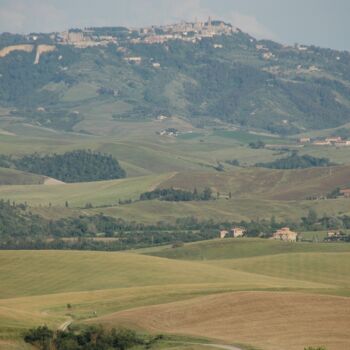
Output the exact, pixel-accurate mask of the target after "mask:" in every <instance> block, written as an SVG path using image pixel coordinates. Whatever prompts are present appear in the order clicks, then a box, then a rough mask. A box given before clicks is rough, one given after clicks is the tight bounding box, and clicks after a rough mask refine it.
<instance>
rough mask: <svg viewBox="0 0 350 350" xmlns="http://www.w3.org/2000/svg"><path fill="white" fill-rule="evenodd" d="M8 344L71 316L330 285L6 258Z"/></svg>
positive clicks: (8, 254) (2, 320)
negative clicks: (69, 307)
mask: <svg viewBox="0 0 350 350" xmlns="http://www.w3.org/2000/svg"><path fill="white" fill-rule="evenodd" d="M0 279H1V281H2V287H1V289H0V293H1V294H0V298H1V299H0V329H1V332H0V338H1V337H4V338H8V337H13V336H14V335H16V334H18V332H19V330H20V329H23V328H26V327H30V326H32V325H35V324H42V323H47V324H49V325H52V326H57V325H58V324H59V323H61V322H62V321H63V320H64V319H65V318H66V314H67V312H68V311H67V308H66V305H67V303H71V304H72V305H73V309H72V310H70V313H72V314H73V315H74V317H75V318H78V319H86V318H91V317H93V314H94V312H95V311H96V312H97V314H98V315H104V314H108V313H111V312H116V311H119V310H125V309H129V308H132V307H136V306H143V305H153V304H157V303H162V302H163V303H166V302H171V301H174V300H183V299H188V298H193V297H195V296H198V295H207V294H212V293H220V292H227V291H239V290H266V289H273V290H274V289H275V290H280V289H287V290H310V291H322V290H324V291H329V290H330V289H333V287H332V286H331V285H328V284H317V283H309V282H307V281H293V280H285V279H283V278H274V277H265V276H259V275H257V274H252V273H245V272H240V271H233V270H232V269H229V268H223V267H220V266H206V267H205V268H203V265H202V264H200V263H197V262H191V263H188V262H182V261H176V262H175V261H171V260H168V259H162V258H157V257H151V256H143V255H139V254H130V253H94V252H64V251H60V252H57V251H3V252H0Z"/></svg>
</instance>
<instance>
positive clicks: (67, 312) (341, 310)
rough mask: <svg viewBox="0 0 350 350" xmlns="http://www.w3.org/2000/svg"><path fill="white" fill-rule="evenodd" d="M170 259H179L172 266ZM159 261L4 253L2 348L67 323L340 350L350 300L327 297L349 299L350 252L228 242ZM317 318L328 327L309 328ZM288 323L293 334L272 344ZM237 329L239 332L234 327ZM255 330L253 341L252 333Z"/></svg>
mask: <svg viewBox="0 0 350 350" xmlns="http://www.w3.org/2000/svg"><path fill="white" fill-rule="evenodd" d="M183 249H185V251H187V253H186V254H185V253H183ZM158 250H159V248H158ZM172 251H173V252H175V255H176V258H178V259H177V260H170V259H169V258H173V257H174V256H172V255H171V254H169V252H172ZM136 253H138V254H136ZM160 253H162V254H163V255H164V257H156V256H149V255H143V254H142V251H141V252H137V251H131V252H124V253H106V252H73V251H0V263H1V264H0V265H1V269H0V278H1V281H2V282H3V283H2V288H1V291H0V338H1V339H2V340H1V341H0V348H1V346H2V344H8V343H9V342H11V343H12V342H13V347H14V348H16V349H18V348H20V346H21V343H19V342H18V337H19V336H20V334H21V333H22V330H24V329H27V328H29V327H33V326H37V325H40V324H47V325H48V326H50V327H51V328H57V327H58V326H59V325H61V324H63V323H64V322H66V321H67V320H73V322H74V324H76V325H80V324H85V323H86V322H88V323H89V324H91V323H93V324H99V323H102V324H104V325H107V326H111V327H115V326H119V325H122V326H128V327H136V328H137V329H142V330H146V331H150V332H156V333H159V332H165V333H176V334H183V335H184V334H186V335H189V336H194V337H198V336H202V337H205V338H206V339H207V338H210V339H211V340H212V341H213V342H215V343H218V342H223V343H226V342H228V343H233V342H234V343H243V344H246V345H249V344H250V345H255V346H256V347H257V348H264V349H267V350H270V349H271V350H275V349H277V346H278V345H279V346H281V344H282V345H283V344H287V343H289V345H290V347H291V348H292V349H293V346H294V347H295V348H297V346H299V347H300V345H301V344H302V345H303V346H305V345H309V344H310V345H311V344H315V345H318V344H320V343H319V341H321V340H322V344H326V345H329V348H330V349H331V350H332V349H333V348H334V347H336V348H339V349H346V346H347V345H348V343H347V342H348V338H347V337H346V335H347V332H346V330H347V324H348V322H349V320H348V314H347V308H346V303H347V302H348V301H347V300H348V299H347V298H340V297H335V296H331V295H349V279H348V277H347V270H348V264H349V250H348V245H346V244H301V243H296V244H288V243H283V242H274V241H269V240H254V239H253V240H245V239H243V240H230V239H228V240H225V241H211V242H203V243H198V244H188V245H186V246H185V247H184V248H177V249H167V248H162V250H161V251H160V252H158V253H157V252H153V253H152V254H158V255H160ZM203 258H204V259H203ZM181 259H185V260H186V261H181ZM223 259H224V260H223ZM195 260H198V261H195ZM300 264H301V265H302V266H303V269H299V268H298V267H299V266H300ZM295 292H298V293H295ZM315 293H316V294H315ZM321 294H322V295H321ZM67 304H70V306H69V308H68V306H67ZM305 305H307V310H308V312H306V313H305V307H306V306H305ZM330 309H332V310H333V311H334V310H336V312H330ZM257 310H258V312H257ZM281 310H283V312H281ZM290 310H294V312H290ZM194 311H195V312H194ZM189 312H191V313H192V316H190V315H189ZM169 313H171V315H172V316H171V317H170V316H169ZM332 315H333V316H332ZM319 318H322V319H324V320H325V321H324V322H314V321H315V320H316V319H319ZM165 319H166V320H167V321H166V322H164V320H165ZM180 319H181V322H180ZM266 319H269V322H266ZM286 322H287V323H288V324H290V325H291V333H289V331H286V332H282V333H280V335H281V336H278V337H271V335H270V332H272V329H276V327H277V328H278V327H280V326H281V325H284V324H285V323H286ZM334 322H338V327H336V328H337V332H336V333H333V334H334V336H332V337H329V336H328V335H327V333H326V332H325V329H326V328H329V327H331V328H332V329H333V328H334ZM237 323H240V324H242V327H235V326H231V325H236V324H237ZM190 324H191V326H190ZM252 324H253V325H254V327H255V328H256V332H254V333H252V332H249V334H248V331H247V329H248V328H249V329H251V326H252ZM224 325H226V326H224ZM232 327H234V331H233V328H232ZM311 327H312V328H311ZM325 327H326V328H325ZM185 328H186V330H185ZM278 329H279V328H278ZM292 333H293V335H294V339H295V334H298V337H297V338H298V342H296V341H293V340H292V339H291V338H290V336H291V334H292ZM254 335H255V336H256V337H254ZM268 339H270V340H271V341H270V342H268ZM299 341H300V343H299ZM4 346H6V345H4ZM16 346H17V347H16ZM337 346H338V347H337ZM242 348H244V347H242ZM5 349H7V348H6V347H5ZM20 349H21V348H20Z"/></svg>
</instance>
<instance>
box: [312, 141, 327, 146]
mask: <svg viewBox="0 0 350 350" xmlns="http://www.w3.org/2000/svg"><path fill="white" fill-rule="evenodd" d="M313 144H314V145H315V146H329V145H331V142H329V141H315V142H314V143H313Z"/></svg>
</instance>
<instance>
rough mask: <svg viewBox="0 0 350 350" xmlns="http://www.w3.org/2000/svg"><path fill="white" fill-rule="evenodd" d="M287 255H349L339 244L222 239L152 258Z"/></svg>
mask: <svg viewBox="0 0 350 350" xmlns="http://www.w3.org/2000/svg"><path fill="white" fill-rule="evenodd" d="M291 253H350V245H348V244H342V243H329V244H328V243H327V244H326V243H318V244H316V243H314V244H311V243H286V242H282V241H275V240H265V239H258V238H255V239H251V238H243V239H232V238H231V239H230V238H227V239H224V240H219V239H217V240H212V241H204V242H198V243H189V244H186V245H185V246H184V247H179V248H168V249H161V250H160V251H159V252H153V253H151V254H152V255H155V256H160V257H166V258H169V259H180V260H202V261H203V260H222V259H241V258H252V257H259V256H273V255H278V254H291Z"/></svg>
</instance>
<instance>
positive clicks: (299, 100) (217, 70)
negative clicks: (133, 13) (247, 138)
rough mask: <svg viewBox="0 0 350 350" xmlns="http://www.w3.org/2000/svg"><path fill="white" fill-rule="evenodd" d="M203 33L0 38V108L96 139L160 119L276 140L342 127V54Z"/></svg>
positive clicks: (345, 59) (347, 82)
mask: <svg viewBox="0 0 350 350" xmlns="http://www.w3.org/2000/svg"><path fill="white" fill-rule="evenodd" d="M206 25H209V24H206ZM211 28H212V29H211V30H213V31H214V32H215V34H214V35H205V34H202V35H200V36H199V37H196V36H194V37H193V38H186V35H185V34H184V31H181V29H176V30H177V31H178V33H179V34H178V36H175V37H174V40H165V39H164V40H163V39H162V38H163V37H162V35H163V34H158V36H157V35H155V34H154V35H153V36H152V35H151V36H146V37H145V36H144V34H142V33H143V31H142V29H140V30H130V29H126V28H124V29H123V30H120V28H119V29H118V28H114V29H113V28H108V29H106V28H94V29H92V31H91V30H90V31H88V32H83V31H82V32H81V33H76V34H75V35H73V34H74V32H72V33H69V34H68V37H67V38H62V35H61V34H60V33H56V34H55V37H54V38H53V37H52V35H51V36H50V35H48V34H41V35H40V36H39V39H36V41H33V39H32V37H31V36H20V35H10V34H3V35H1V36H0V49H2V50H1V51H0V74H1V79H2V81H3V84H1V88H0V106H2V107H7V108H9V111H8V112H7V114H5V115H7V116H8V117H10V118H13V120H16V121H17V122H21V121H22V122H25V123H28V122H29V123H31V124H33V125H40V126H44V127H48V128H54V129H58V130H75V131H83V132H89V133H95V134H96V133H97V134H106V133H109V132H110V131H111V130H112V129H114V127H115V125H116V122H118V121H121V120H136V121H139V120H149V119H155V118H157V117H158V116H160V115H164V116H172V115H176V116H181V117H183V118H185V119H187V120H189V121H190V122H191V123H192V124H194V125H197V126H203V125H213V124H214V125H215V124H217V125H220V124H221V123H228V124H231V125H232V124H235V125H240V126H242V127H246V128H255V129H264V130H268V131H270V132H272V133H278V134H295V133H298V132H300V131H305V130H314V129H326V128H334V127H337V126H340V125H343V124H346V123H348V122H349V121H350V100H349V91H350V76H349V71H350V70H349V67H350V54H349V53H348V52H338V51H334V50H330V49H321V48H318V47H315V46H301V45H300V46H295V47H286V46H283V45H280V44H278V43H275V42H271V41H258V40H256V39H254V38H253V37H251V36H249V35H247V34H245V33H243V32H242V31H240V30H239V29H237V28H232V27H230V26H229V25H227V24H224V25H223V24H221V22H220V21H218V22H215V24H214V25H212V27H211ZM167 30H175V29H173V28H170V29H169V28H168V29H166V28H160V29H159V31H160V32H163V33H164V38H165V37H166V36H165V34H166V31H167ZM201 30H202V32H203V31H204V30H209V29H208V28H202V29H201ZM106 32H107V33H108V35H107V36H106V35H105V33H106ZM91 33H95V34H94V35H93V36H92V37H91V35H92V34H91ZM101 33H103V34H101ZM102 37H103V38H104V39H99V38H102ZM105 38H107V39H105ZM104 40H105V41H104ZM106 40H107V41H106ZM9 72H15V73H13V74H10V73H9ZM306 96H307V97H306ZM97 116H98V117H97Z"/></svg>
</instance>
